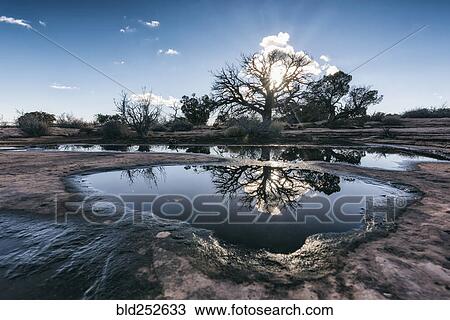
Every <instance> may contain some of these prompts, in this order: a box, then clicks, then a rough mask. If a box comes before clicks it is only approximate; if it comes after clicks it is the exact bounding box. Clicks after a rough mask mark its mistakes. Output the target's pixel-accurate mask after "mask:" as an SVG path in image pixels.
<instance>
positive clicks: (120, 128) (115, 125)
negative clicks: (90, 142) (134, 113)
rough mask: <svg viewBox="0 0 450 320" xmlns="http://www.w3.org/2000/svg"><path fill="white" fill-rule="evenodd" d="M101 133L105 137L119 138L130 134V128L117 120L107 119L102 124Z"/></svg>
mask: <svg viewBox="0 0 450 320" xmlns="http://www.w3.org/2000/svg"><path fill="white" fill-rule="evenodd" d="M102 134H103V137H104V138H106V139H121V138H128V137H129V136H130V130H129V129H128V127H127V126H126V125H124V124H123V123H122V122H119V121H109V122H106V123H105V124H104V125H103V126H102Z"/></svg>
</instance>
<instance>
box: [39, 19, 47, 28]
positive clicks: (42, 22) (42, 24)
mask: <svg viewBox="0 0 450 320" xmlns="http://www.w3.org/2000/svg"><path fill="white" fill-rule="evenodd" d="M39 24H40V25H41V26H43V27H46V26H47V22H45V21H42V20H39Z"/></svg>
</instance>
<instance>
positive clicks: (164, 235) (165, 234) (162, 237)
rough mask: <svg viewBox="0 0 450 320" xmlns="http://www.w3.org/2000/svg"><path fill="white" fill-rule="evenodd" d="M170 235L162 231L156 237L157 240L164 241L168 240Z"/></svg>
mask: <svg viewBox="0 0 450 320" xmlns="http://www.w3.org/2000/svg"><path fill="white" fill-rule="evenodd" d="M170 235H171V233H170V232H169V231H161V232H158V234H157V235H156V238H157V239H164V238H167V237H168V236H170Z"/></svg>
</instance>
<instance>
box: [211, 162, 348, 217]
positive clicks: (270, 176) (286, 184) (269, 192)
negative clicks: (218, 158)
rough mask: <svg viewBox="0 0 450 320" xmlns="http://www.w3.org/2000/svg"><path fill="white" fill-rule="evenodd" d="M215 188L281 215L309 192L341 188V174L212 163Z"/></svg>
mask: <svg viewBox="0 0 450 320" xmlns="http://www.w3.org/2000/svg"><path fill="white" fill-rule="evenodd" d="M204 169H205V170H207V171H209V172H211V173H212V176H213V180H212V181H213V183H214V185H215V187H216V190H217V191H218V192H219V193H221V194H222V195H224V196H227V197H236V196H239V200H240V201H241V202H242V203H243V204H244V205H246V206H247V207H249V208H251V207H253V206H254V207H255V208H256V209H258V210H259V211H261V212H266V213H270V214H279V213H280V211H281V209H282V208H283V207H287V206H291V207H295V206H297V204H298V200H299V199H300V198H301V197H302V196H303V195H305V194H306V193H307V192H308V191H319V192H323V193H325V194H327V195H329V194H332V193H334V192H338V191H340V187H339V181H340V180H339V177H337V176H334V175H331V174H328V173H322V172H315V171H309V170H300V169H294V168H284V167H271V166H210V167H204Z"/></svg>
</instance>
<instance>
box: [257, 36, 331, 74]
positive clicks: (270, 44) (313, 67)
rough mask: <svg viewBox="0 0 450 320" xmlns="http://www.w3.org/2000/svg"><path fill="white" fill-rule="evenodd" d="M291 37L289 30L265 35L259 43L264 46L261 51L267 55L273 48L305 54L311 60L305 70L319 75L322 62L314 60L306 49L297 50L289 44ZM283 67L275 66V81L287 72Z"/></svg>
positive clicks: (300, 54)
mask: <svg viewBox="0 0 450 320" xmlns="http://www.w3.org/2000/svg"><path fill="white" fill-rule="evenodd" d="M289 39H290V35H289V33H287V32H279V33H278V34H277V35H270V36H267V37H264V38H263V39H262V40H261V42H260V43H259V45H260V46H261V47H262V50H261V53H262V54H263V55H265V54H267V53H270V52H271V51H273V50H279V51H282V52H286V53H290V54H296V55H299V56H305V58H306V59H308V60H309V61H310V64H309V65H308V66H306V67H305V68H304V70H305V72H306V73H309V74H313V75H319V74H320V73H321V72H322V71H321V69H320V64H319V63H318V62H317V61H314V60H313V59H312V58H311V57H310V56H308V55H307V54H306V53H305V52H304V51H302V50H300V51H295V49H294V47H293V46H291V45H290V44H289ZM283 68H284V67H282V66H279V67H278V68H274V70H273V73H274V74H273V75H272V76H271V77H272V78H274V79H275V80H274V81H275V82H277V81H281V79H282V77H283V74H284V73H285V72H286V70H283Z"/></svg>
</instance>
